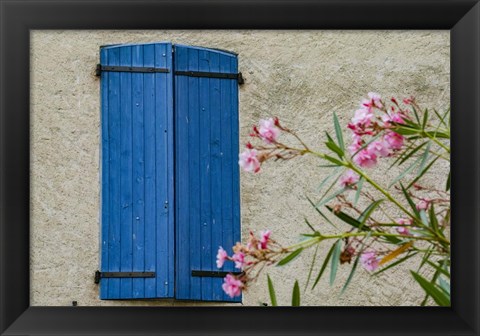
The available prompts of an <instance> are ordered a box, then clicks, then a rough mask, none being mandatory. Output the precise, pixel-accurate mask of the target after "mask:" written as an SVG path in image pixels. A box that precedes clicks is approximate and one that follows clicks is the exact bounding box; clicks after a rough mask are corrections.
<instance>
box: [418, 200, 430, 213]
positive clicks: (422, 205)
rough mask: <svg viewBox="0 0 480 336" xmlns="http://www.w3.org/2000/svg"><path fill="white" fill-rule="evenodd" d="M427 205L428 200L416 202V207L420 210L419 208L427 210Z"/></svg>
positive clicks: (428, 203)
mask: <svg viewBox="0 0 480 336" xmlns="http://www.w3.org/2000/svg"><path fill="white" fill-rule="evenodd" d="M429 205H430V202H429V201H428V200H421V201H420V202H418V203H417V205H416V207H417V210H418V211H421V210H427V209H428V206H429Z"/></svg>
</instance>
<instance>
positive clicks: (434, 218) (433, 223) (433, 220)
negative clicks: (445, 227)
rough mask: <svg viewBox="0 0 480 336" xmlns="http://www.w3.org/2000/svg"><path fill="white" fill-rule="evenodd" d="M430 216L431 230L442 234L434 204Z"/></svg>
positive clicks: (429, 212)
mask: <svg viewBox="0 0 480 336" xmlns="http://www.w3.org/2000/svg"><path fill="white" fill-rule="evenodd" d="M428 214H429V217H430V226H431V228H432V229H433V231H434V232H440V230H439V229H438V219H437V216H436V215H435V209H434V206H433V203H432V204H431V206H430V209H429V211H428Z"/></svg>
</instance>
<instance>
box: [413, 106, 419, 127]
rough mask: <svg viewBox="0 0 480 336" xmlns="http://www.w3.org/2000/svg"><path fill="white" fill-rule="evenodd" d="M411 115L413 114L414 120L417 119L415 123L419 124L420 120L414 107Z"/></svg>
mask: <svg viewBox="0 0 480 336" xmlns="http://www.w3.org/2000/svg"><path fill="white" fill-rule="evenodd" d="M412 110H413V113H414V114H415V119H417V123H418V124H420V118H419V117H418V112H417V109H416V108H415V107H413V106H412Z"/></svg>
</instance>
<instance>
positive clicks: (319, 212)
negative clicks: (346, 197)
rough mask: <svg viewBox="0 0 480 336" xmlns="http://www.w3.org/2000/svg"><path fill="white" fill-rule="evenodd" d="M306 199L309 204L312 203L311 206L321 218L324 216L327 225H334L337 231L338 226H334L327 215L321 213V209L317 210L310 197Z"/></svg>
mask: <svg viewBox="0 0 480 336" xmlns="http://www.w3.org/2000/svg"><path fill="white" fill-rule="evenodd" d="M306 197H307V200H308V202H310V204H311V205H312V207H313V208H314V209H315V210H316V211H317V212H318V214H319V215H320V216H322V217H323V218H324V219H325V220H326V221H327V223H329V224H330V225H332V226H333V227H334V228H335V229H337V226H336V225H335V224H333V223H332V221H331V220H330V219H329V218H328V217H327V216H325V214H324V213H323V212H321V211H320V209H319V208H317V206H316V205H315V203H313V201H312V200H311V199H310V198H309V197H308V196H306Z"/></svg>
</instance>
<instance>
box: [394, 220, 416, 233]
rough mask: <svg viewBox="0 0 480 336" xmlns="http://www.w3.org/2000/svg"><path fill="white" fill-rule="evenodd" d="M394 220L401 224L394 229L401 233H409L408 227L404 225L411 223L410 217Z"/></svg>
mask: <svg viewBox="0 0 480 336" xmlns="http://www.w3.org/2000/svg"><path fill="white" fill-rule="evenodd" d="M396 222H397V223H398V224H400V225H402V226H397V227H396V230H397V232H398V233H399V234H401V235H406V236H408V235H410V231H409V230H408V227H406V226H409V225H412V223H413V220H412V219H406V218H399V219H397V220H396Z"/></svg>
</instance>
